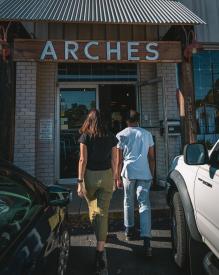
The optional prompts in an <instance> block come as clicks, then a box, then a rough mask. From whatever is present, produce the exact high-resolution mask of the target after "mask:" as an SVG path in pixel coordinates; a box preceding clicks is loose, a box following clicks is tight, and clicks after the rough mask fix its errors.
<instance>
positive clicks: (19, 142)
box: [14, 62, 37, 175]
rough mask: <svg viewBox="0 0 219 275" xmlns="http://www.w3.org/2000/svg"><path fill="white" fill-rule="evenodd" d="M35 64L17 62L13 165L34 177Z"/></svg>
mask: <svg viewBox="0 0 219 275" xmlns="http://www.w3.org/2000/svg"><path fill="white" fill-rule="evenodd" d="M36 67H37V66H36V63H35V62H17V65H16V108H15V142H14V163H15V165H17V166H18V167H20V168H22V169H24V170H25V171H27V172H28V173H30V174H31V175H35V172H36V170H35V153H36V146H35V138H36Z"/></svg>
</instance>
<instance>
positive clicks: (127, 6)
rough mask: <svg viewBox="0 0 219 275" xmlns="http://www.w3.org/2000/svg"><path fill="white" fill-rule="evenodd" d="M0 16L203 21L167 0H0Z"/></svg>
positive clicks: (89, 20) (118, 21)
mask: <svg viewBox="0 0 219 275" xmlns="http://www.w3.org/2000/svg"><path fill="white" fill-rule="evenodd" d="M0 20H4V21H5V20H10V21H15V20H16V21H17V20H19V21H47V22H49V21H51V22H72V23H76V22H77V23H114V24H171V25H175V24H183V25H186V24H189V25H194V24H205V22H204V21H203V20H202V19H201V18H199V17H198V16H197V15H195V14H194V13H193V12H192V11H190V10H189V9H188V8H186V7H185V6H184V5H183V4H181V3H179V2H176V1H168V0H0Z"/></svg>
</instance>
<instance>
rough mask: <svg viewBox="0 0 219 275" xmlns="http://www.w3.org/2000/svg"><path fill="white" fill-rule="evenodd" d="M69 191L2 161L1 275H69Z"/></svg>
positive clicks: (0, 206)
mask: <svg viewBox="0 0 219 275" xmlns="http://www.w3.org/2000/svg"><path fill="white" fill-rule="evenodd" d="M68 201H69V192H68V191H67V190H65V189H63V188H62V187H59V186H56V185H53V186H45V185H43V184H42V183H40V182H39V181H37V180H36V179H35V178H33V177H31V176H30V175H28V174H27V173H25V172H23V171H21V170H20V169H18V168H16V167H15V166H13V165H11V164H9V163H7V162H4V161H0V274H1V275H6V274H7V275H9V274H10V275H21V274H22V275H28V274H31V275H32V274H34V275H35V274H37V275H41V274H65V271H66V268H67V262H68V255H69V242H70V238H69V229H68V211H67V204H68Z"/></svg>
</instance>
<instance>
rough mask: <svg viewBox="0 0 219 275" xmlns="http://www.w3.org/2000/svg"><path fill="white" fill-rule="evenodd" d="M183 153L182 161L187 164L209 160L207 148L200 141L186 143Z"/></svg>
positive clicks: (199, 163) (197, 163) (203, 162)
mask: <svg viewBox="0 0 219 275" xmlns="http://www.w3.org/2000/svg"><path fill="white" fill-rule="evenodd" d="M183 155H184V162H185V163H186V164H188V165H203V164H207V163H208V162H209V156H208V150H207V148H206V146H205V145H204V144H202V143H194V144H187V145H186V146H185V147H184V153H183Z"/></svg>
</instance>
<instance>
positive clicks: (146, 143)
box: [116, 127, 154, 180]
mask: <svg viewBox="0 0 219 275" xmlns="http://www.w3.org/2000/svg"><path fill="white" fill-rule="evenodd" d="M116 137H117V138H118V140H119V142H118V145H117V148H119V149H121V150H123V168H122V173H121V176H122V177H124V178H127V179H139V180H151V179H152V175H151V171H150V167H149V162H148V151H149V148H150V147H152V146H154V142H153V137H152V135H151V133H150V132H148V131H147V130H145V129H143V128H140V127H127V128H125V129H124V130H122V131H121V132H119V133H118V134H117V135H116Z"/></svg>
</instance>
